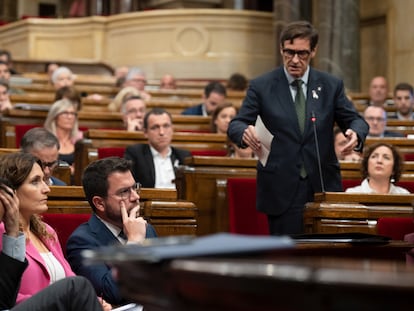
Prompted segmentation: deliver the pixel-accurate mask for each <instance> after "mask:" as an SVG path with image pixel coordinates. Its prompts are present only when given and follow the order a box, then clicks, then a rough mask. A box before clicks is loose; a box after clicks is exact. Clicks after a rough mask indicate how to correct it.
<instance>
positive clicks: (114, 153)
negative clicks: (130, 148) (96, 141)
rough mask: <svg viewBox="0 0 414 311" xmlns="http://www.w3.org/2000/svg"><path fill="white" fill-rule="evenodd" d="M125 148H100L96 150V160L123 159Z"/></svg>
mask: <svg viewBox="0 0 414 311" xmlns="http://www.w3.org/2000/svg"><path fill="white" fill-rule="evenodd" d="M125 149H126V148H125V147H102V148H98V159H103V158H108V157H120V158H123V157H124V153H125Z"/></svg>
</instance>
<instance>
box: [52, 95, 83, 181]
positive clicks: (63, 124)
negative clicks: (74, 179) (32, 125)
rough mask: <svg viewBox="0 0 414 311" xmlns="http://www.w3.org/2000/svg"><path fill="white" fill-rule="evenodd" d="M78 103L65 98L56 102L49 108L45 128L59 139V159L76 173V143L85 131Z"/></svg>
mask: <svg viewBox="0 0 414 311" xmlns="http://www.w3.org/2000/svg"><path fill="white" fill-rule="evenodd" d="M76 108H77V107H76V105H75V104H74V103H72V102H71V101H70V100H68V99H66V98H64V99H61V100H58V101H57V102H55V103H54V104H53V105H52V106H51V107H50V109H49V112H48V114H47V118H46V121H45V124H44V128H45V129H47V130H48V131H49V132H51V133H52V134H54V135H55V136H56V137H57V139H58V140H59V144H60V149H59V160H60V161H65V162H66V163H68V164H69V165H70V166H71V171H72V175H73V173H74V165H73V163H74V161H75V143H76V142H77V141H78V140H79V139H82V137H83V133H82V132H81V131H80V130H79V126H78V113H77V112H76Z"/></svg>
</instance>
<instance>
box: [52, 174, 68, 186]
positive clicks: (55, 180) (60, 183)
mask: <svg viewBox="0 0 414 311" xmlns="http://www.w3.org/2000/svg"><path fill="white" fill-rule="evenodd" d="M50 179H51V180H52V184H53V186H66V183H65V182H64V181H63V180H60V179H59V178H56V177H53V176H51V177H50Z"/></svg>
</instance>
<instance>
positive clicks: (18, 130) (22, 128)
mask: <svg viewBox="0 0 414 311" xmlns="http://www.w3.org/2000/svg"><path fill="white" fill-rule="evenodd" d="M35 127H42V125H40V124H16V125H15V126H14V133H15V135H16V148H20V141H21V140H22V138H23V136H24V134H26V132H27V131H28V130H31V129H32V128H35Z"/></svg>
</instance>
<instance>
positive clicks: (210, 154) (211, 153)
mask: <svg viewBox="0 0 414 311" xmlns="http://www.w3.org/2000/svg"><path fill="white" fill-rule="evenodd" d="M191 154H192V155H193V156H205V157H225V156H226V155H227V150H208V149H206V150H193V151H191Z"/></svg>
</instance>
